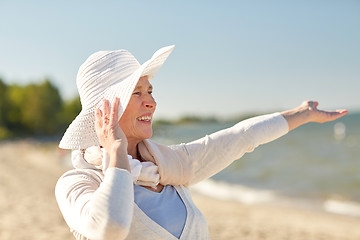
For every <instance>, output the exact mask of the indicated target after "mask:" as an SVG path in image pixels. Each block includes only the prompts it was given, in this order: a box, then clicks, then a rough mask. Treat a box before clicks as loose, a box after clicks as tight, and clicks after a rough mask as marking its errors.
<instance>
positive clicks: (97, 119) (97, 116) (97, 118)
mask: <svg viewBox="0 0 360 240" xmlns="http://www.w3.org/2000/svg"><path fill="white" fill-rule="evenodd" d="M102 123H103V122H102V112H101V110H100V109H96V110H95V128H102Z"/></svg>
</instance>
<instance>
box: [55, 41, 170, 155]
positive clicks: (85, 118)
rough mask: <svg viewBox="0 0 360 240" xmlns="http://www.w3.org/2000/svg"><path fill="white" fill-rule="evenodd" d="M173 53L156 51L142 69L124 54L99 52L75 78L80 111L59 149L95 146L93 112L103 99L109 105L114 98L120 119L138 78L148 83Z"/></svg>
mask: <svg viewBox="0 0 360 240" xmlns="http://www.w3.org/2000/svg"><path fill="white" fill-rule="evenodd" d="M173 49H174V46H173V45H172V46H168V47H163V48H161V49H159V50H158V51H156V52H155V53H154V55H153V56H152V57H151V58H150V59H149V60H148V61H146V62H145V63H144V64H142V65H140V64H139V62H138V61H137V60H136V59H135V57H134V56H133V55H132V54H131V53H130V52H129V51H127V50H115V51H99V52H96V53H94V54H92V55H91V56H90V57H89V58H88V59H86V61H85V62H84V63H83V64H82V65H81V66H80V68H79V71H78V74H77V78H76V85H77V88H78V91H79V95H80V101H81V106H82V110H81V112H80V113H79V115H78V116H77V117H76V118H75V120H74V121H73V122H72V123H71V124H70V125H69V127H68V129H67V130H66V132H65V134H64V136H63V137H62V139H61V141H60V144H59V147H60V148H64V149H86V148H88V147H91V146H99V145H100V143H99V140H98V137H97V135H96V132H95V109H97V108H100V107H101V106H102V100H103V99H107V100H109V102H110V103H112V102H113V101H114V99H115V97H118V98H119V99H120V106H119V119H120V117H121V116H122V114H123V112H124V111H125V109H126V106H127V105H128V103H129V100H130V97H131V95H132V92H133V91H134V88H135V86H136V84H137V82H138V80H139V78H140V77H142V76H148V77H149V79H152V78H153V77H154V76H155V74H156V72H157V71H158V70H159V69H160V67H161V66H162V65H163V63H164V62H165V60H166V59H167V57H168V56H169V55H170V53H171V52H172V50H173Z"/></svg>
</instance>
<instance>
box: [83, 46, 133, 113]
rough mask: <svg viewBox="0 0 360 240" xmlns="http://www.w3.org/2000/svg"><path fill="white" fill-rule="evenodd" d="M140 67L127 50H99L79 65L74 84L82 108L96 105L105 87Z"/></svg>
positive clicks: (119, 80) (117, 81)
mask: <svg viewBox="0 0 360 240" xmlns="http://www.w3.org/2000/svg"><path fill="white" fill-rule="evenodd" d="M139 67H140V64H139V62H138V61H137V60H136V58H135V57H134V56H133V55H132V54H131V53H130V52H129V51H127V50H115V51H99V52H96V53H94V54H92V55H90V57H88V58H87V59H86V61H85V62H84V63H83V64H82V65H81V66H80V68H79V71H78V74H77V78H76V84H77V88H78V91H79V95H80V101H81V105H82V108H83V109H84V110H86V109H91V108H94V107H96V106H97V105H98V104H99V103H100V102H101V100H102V98H103V93H104V91H105V90H106V89H108V88H109V87H111V86H113V85H114V84H116V83H119V82H121V81H123V80H124V79H126V78H127V77H128V76H130V75H131V74H132V73H134V72H135V71H136V70H137V69H138V68H139Z"/></svg>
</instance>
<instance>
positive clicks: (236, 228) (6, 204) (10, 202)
mask: <svg viewBox="0 0 360 240" xmlns="http://www.w3.org/2000/svg"><path fill="white" fill-rule="evenodd" d="M66 157H69V156H68V155H63V152H60V151H58V150H57V149H56V145H54V144H52V143H46V144H44V143H38V142H32V141H16V142H1V143H0V161H1V168H0V196H1V197H0V216H1V217H0V239H1V240H10V239H11V240H14V239H16V240H18V239H19V240H21V239H26V240H27V239H29V240H30V239H34V240H35V239H36V240H42V239H53V240H54V239H55V240H60V239H62V240H65V239H74V238H73V237H72V234H71V233H70V231H69V228H68V227H67V225H66V223H65V222H64V220H63V218H62V216H61V213H60V211H59V209H58V206H57V204H56V201H55V197H54V186H55V183H56V181H57V179H58V177H59V176H60V175H61V174H62V173H63V172H65V171H66V169H67V167H66V166H65V165H64V158H66ZM193 199H194V201H195V203H196V204H197V205H198V207H199V208H200V210H201V211H202V212H203V213H204V215H205V217H206V218H207V221H208V224H209V229H210V236H211V239H252V240H260V239H268V240H275V239H276V240H282V239H292V240H297V239H302V240H315V239H316V240H321V239H326V240H335V239H338V240H340V239H341V240H345V239H360V227H359V226H360V218H352V217H347V216H341V215H335V214H330V213H325V212H319V211H310V210H304V209H294V208H290V207H286V206H270V205H261V204H255V205H245V204H241V203H238V202H232V201H220V200H217V199H212V198H209V197H206V196H203V195H200V194H196V193H194V194H193Z"/></svg>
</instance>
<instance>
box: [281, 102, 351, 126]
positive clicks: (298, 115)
mask: <svg viewBox="0 0 360 240" xmlns="http://www.w3.org/2000/svg"><path fill="white" fill-rule="evenodd" d="M318 105H319V103H318V102H317V101H304V102H303V103H302V104H301V105H300V106H299V107H297V108H294V109H291V110H288V111H284V112H282V113H281V114H282V115H283V116H284V118H285V119H286V120H287V122H288V124H289V131H290V130H293V129H294V128H296V127H298V126H300V125H302V124H305V123H308V122H318V123H324V122H329V121H333V120H335V119H338V118H340V117H342V116H344V115H346V114H347V113H348V111H347V110H345V109H342V110H336V111H324V110H320V109H318V108H317V107H318Z"/></svg>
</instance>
